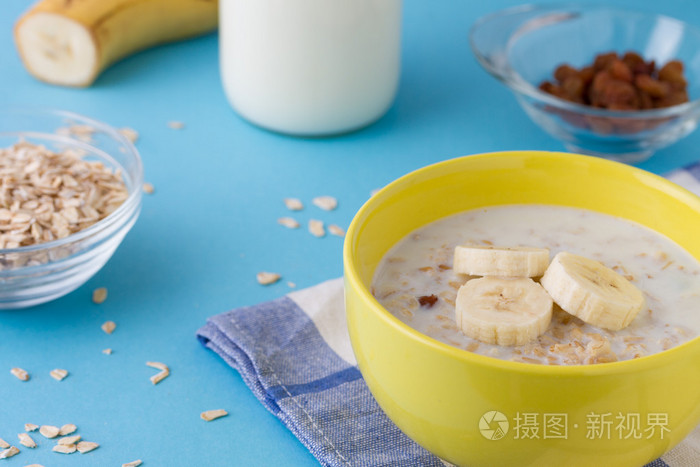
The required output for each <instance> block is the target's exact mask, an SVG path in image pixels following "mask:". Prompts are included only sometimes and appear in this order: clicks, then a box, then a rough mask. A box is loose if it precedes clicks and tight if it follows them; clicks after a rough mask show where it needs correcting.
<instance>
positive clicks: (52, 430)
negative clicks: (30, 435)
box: [39, 425, 61, 438]
mask: <svg viewBox="0 0 700 467" xmlns="http://www.w3.org/2000/svg"><path fill="white" fill-rule="evenodd" d="M60 432H61V430H59V429H58V427H57V426H52V425H42V426H41V428H39V433H41V434H42V435H43V436H44V438H55V437H56V436H58V434H59V433H60Z"/></svg>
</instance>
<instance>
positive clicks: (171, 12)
mask: <svg viewBox="0 0 700 467" xmlns="http://www.w3.org/2000/svg"><path fill="white" fill-rule="evenodd" d="M217 21H218V0H41V1H39V2H38V3H36V4H35V5H34V6H33V7H32V8H31V9H30V10H29V11H27V12H26V13H25V14H24V15H23V16H22V17H21V18H20V19H19V20H18V21H17V24H16V25H15V31H14V35H15V42H16V44H17V49H18V51H19V54H20V57H21V58H22V61H23V62H24V65H25V67H26V68H27V69H28V70H29V72H30V73H31V74H32V75H34V76H35V77H36V78H38V79H40V80H42V81H45V82H47V83H52V84H59V85H64V86H89V85H90V84H92V83H93V81H94V80H95V79H96V78H97V76H98V75H99V74H100V72H102V71H103V70H104V69H105V68H107V67H108V66H109V65H111V64H113V63H114V62H116V61H118V60H120V59H122V58H124V57H126V56H128V55H130V54H132V53H134V52H137V51H139V50H142V49H145V48H148V47H152V46H154V45H157V44H162V43H165V42H171V41H175V40H180V39H185V38H189V37H193V36H197V35H200V34H203V33H206V32H209V31H212V30H214V29H215V28H216V26H217Z"/></svg>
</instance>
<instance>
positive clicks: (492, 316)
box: [455, 277, 552, 345]
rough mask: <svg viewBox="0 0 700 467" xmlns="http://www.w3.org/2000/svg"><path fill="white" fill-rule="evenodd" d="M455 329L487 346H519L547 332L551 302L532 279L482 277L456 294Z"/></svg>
mask: <svg viewBox="0 0 700 467" xmlns="http://www.w3.org/2000/svg"><path fill="white" fill-rule="evenodd" d="M455 313H456V320H457V326H459V328H460V329H461V330H462V332H463V333H464V334H466V335H467V336H469V337H471V338H474V339H477V340H479V341H481V342H486V343H487V344H498V345H521V344H525V343H527V342H530V341H531V340H533V339H535V338H536V337H537V336H539V335H540V334H542V333H543V332H544V331H546V330H547V327H548V326H549V322H550V321H551V319H552V298H551V297H550V296H549V295H547V292H545V291H544V289H543V288H542V287H540V286H539V285H538V284H537V283H536V282H534V281H533V280H532V279H529V278H526V277H522V278H512V277H482V278H480V279H472V280H470V281H469V282H467V283H466V284H464V285H463V286H462V287H460V288H459V291H458V292H457V301H456V303H455Z"/></svg>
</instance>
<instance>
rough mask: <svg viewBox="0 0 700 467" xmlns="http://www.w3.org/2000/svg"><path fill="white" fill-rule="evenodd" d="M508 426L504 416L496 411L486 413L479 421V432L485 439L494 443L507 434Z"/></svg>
mask: <svg viewBox="0 0 700 467" xmlns="http://www.w3.org/2000/svg"><path fill="white" fill-rule="evenodd" d="M509 427H510V424H509V423H508V419H507V418H506V416H505V415H503V414H502V413H501V412H499V411H497V410H492V411H490V412H486V413H485V414H484V415H482V416H481V419H480V420H479V431H481V436H483V437H484V438H486V439H490V440H493V441H496V440H498V439H501V438H503V437H504V436H505V435H506V434H507V433H508V428H509Z"/></svg>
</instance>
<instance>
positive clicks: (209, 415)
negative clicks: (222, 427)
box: [199, 409, 228, 422]
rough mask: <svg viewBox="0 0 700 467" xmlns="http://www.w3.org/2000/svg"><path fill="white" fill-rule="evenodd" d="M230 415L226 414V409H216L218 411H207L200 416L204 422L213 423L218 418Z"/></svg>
mask: <svg viewBox="0 0 700 467" xmlns="http://www.w3.org/2000/svg"><path fill="white" fill-rule="evenodd" d="M226 415H228V412H226V411H225V410H224V409H216V410H207V411H206V412H202V413H201V414H200V415H199V416H200V417H202V420H204V421H207V422H211V421H212V420H216V419H217V418H221V417H225V416H226Z"/></svg>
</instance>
